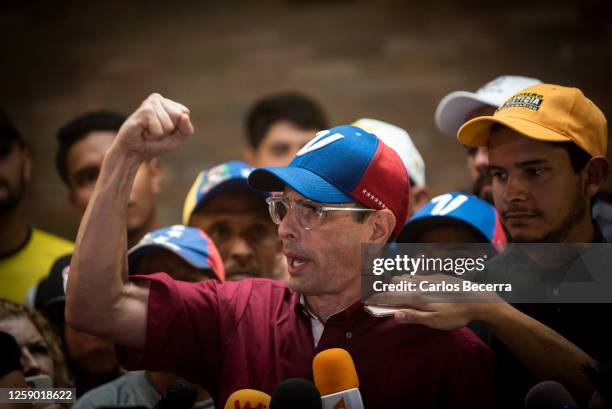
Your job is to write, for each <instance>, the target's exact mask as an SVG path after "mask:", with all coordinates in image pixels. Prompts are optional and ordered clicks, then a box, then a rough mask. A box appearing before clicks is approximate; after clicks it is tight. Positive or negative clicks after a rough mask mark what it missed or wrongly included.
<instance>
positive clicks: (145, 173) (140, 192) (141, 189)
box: [67, 131, 159, 233]
mask: <svg viewBox="0 0 612 409" xmlns="http://www.w3.org/2000/svg"><path fill="white" fill-rule="evenodd" d="M115 135H116V134H115V133H114V132H108V131H99V132H91V133H89V134H88V135H87V136H86V137H84V138H83V139H81V140H80V141H78V142H77V143H75V144H74V145H73V146H72V147H71V148H70V151H69V152H68V157H67V165H68V166H67V168H68V181H69V183H70V201H71V203H72V204H73V205H74V206H75V207H76V208H77V209H78V210H79V211H80V212H81V213H84V212H85V209H86V208H87V203H89V200H90V199H91V195H92V194H93V190H94V187H95V185H96V181H97V180H98V174H99V173H100V168H101V167H102V162H103V161H104V156H105V155H106V152H107V151H108V149H109V148H110V147H111V145H112V144H113V140H114V138H115ZM158 191H159V169H158V165H157V162H150V163H145V164H142V165H141V166H140V168H139V169H138V173H137V174H136V179H135V180H134V185H133V187H132V192H131V194H130V201H129V205H128V220H127V224H128V233H131V232H138V231H140V230H142V229H143V227H145V226H147V225H148V224H149V223H150V222H151V220H152V218H154V217H155V196H156V194H157V192H158Z"/></svg>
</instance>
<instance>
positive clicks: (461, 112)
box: [435, 75, 541, 203]
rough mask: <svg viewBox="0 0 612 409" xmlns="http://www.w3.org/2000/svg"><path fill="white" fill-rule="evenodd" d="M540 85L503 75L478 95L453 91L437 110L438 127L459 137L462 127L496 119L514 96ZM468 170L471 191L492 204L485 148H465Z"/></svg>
mask: <svg viewBox="0 0 612 409" xmlns="http://www.w3.org/2000/svg"><path fill="white" fill-rule="evenodd" d="M539 83H541V81H540V80H538V79H536V78H529V77H521V76H516V75H503V76H500V77H497V78H495V79H494V80H492V81H490V82H488V83H486V84H485V85H483V86H482V87H480V88H479V89H478V90H477V91H476V92H470V91H454V92H451V93H450V94H448V95H446V96H445V97H444V98H442V100H441V101H440V103H438V106H437V108H436V113H435V122H436V126H437V127H438V129H439V130H440V132H442V133H443V134H445V135H447V136H450V137H452V138H456V137H457V131H459V128H460V127H461V125H463V124H464V123H465V122H467V121H469V120H470V119H472V118H475V117H477V116H483V115H493V112H495V110H496V109H497V107H499V106H500V105H501V104H502V103H503V102H504V101H505V100H506V99H508V98H509V97H510V96H511V95H513V94H515V93H517V92H519V91H520V90H522V89H523V88H527V87H529V86H532V85H535V84H539ZM466 149H467V170H468V176H469V177H470V181H471V182H472V191H471V192H470V193H472V194H474V195H476V196H478V197H480V198H481V199H484V200H486V201H487V202H489V203H493V196H492V193H491V178H490V177H489V169H488V166H489V161H488V151H487V147H486V146H478V147H474V146H466Z"/></svg>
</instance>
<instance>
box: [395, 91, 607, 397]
mask: <svg viewBox="0 0 612 409" xmlns="http://www.w3.org/2000/svg"><path fill="white" fill-rule="evenodd" d="M607 133H608V132H607V122H606V118H605V116H604V115H603V113H602V112H601V111H600V110H599V108H597V106H596V105H595V104H593V102H591V101H590V100H589V99H588V98H586V97H585V96H584V94H583V93H582V92H581V91H580V90H579V89H577V88H569V87H563V86H559V85H552V84H538V85H534V86H532V87H529V88H527V89H525V90H523V91H521V92H519V93H518V94H515V95H513V96H511V97H510V98H509V99H508V100H507V101H506V102H504V103H503V104H502V105H501V106H500V108H499V109H498V110H497V111H496V112H495V113H494V114H493V115H492V116H482V117H478V118H474V119H472V120H471V121H469V122H467V123H466V124H464V125H463V126H462V128H461V129H460V130H459V133H458V139H459V141H460V142H461V143H463V144H464V145H467V146H487V147H488V151H489V168H490V171H491V175H492V192H493V197H494V202H495V207H496V209H497V211H498V213H499V214H500V217H501V221H502V224H503V225H504V227H505V229H506V231H507V233H508V235H509V237H510V239H511V240H512V241H513V242H515V243H604V242H605V238H604V237H603V235H602V234H601V230H600V228H599V226H598V223H597V221H595V220H593V218H592V213H591V204H592V200H593V197H594V196H595V195H596V194H597V193H598V192H599V189H600V188H601V186H602V185H603V184H604V182H605V180H606V178H607V176H608V173H609V163H608V161H607V159H606V157H605V156H606V151H607V144H608V134H607ZM512 249H516V247H513V248H512ZM512 249H511V250H512ZM519 263H521V264H520V265H521V268H520V269H517V267H516V266H517V265H519ZM568 268H571V263H568V264H566V265H564V266H561V267H556V268H554V269H553V270H554V271H556V272H557V273H562V272H563V271H561V270H562V269H566V270H567V269H568ZM541 269H542V266H540V265H539V264H537V263H536V262H535V261H533V260H529V259H526V256H525V253H523V252H521V251H520V248H519V249H518V250H517V251H508V252H506V253H504V254H501V255H500V256H498V257H495V258H494V259H493V260H491V262H490V263H488V265H487V268H486V270H485V271H484V273H485V275H484V279H485V280H484V281H486V282H495V280H496V277H499V276H501V277H503V276H510V275H516V274H529V273H534V272H535V273H537V272H538V271H539V270H541ZM536 281H537V280H536ZM396 301H397V302H398V304H399V303H400V302H399V301H398V300H396ZM403 303H404V304H405V305H410V300H409V299H404V301H403ZM609 307H610V304H557V303H553V304H517V305H515V306H513V305H510V304H507V303H504V302H496V303H466V304H452V303H437V304H434V303H420V304H419V310H416V309H406V310H404V311H401V312H398V313H397V314H396V318H397V319H398V320H400V321H402V322H405V323H410V324H422V325H428V326H431V327H434V328H439V329H448V328H458V327H463V326H465V325H467V324H468V323H470V322H474V321H481V322H483V323H484V324H485V325H487V326H488V327H489V328H490V329H491V332H492V334H493V336H494V338H493V339H492V343H491V347H492V349H493V351H494V352H495V356H496V361H497V364H496V366H497V369H498V370H497V381H496V384H497V396H498V404H499V406H500V407H508V408H513V407H517V405H521V404H522V400H523V399H524V397H525V394H526V392H527V390H528V389H529V388H530V387H531V386H533V385H534V384H535V383H536V382H537V381H539V380H548V379H551V380H557V381H559V382H561V383H562V384H563V385H564V386H565V387H566V388H567V389H568V390H569V391H570V392H571V393H572V395H573V396H574V398H576V400H577V401H578V402H579V404H585V403H586V402H588V399H590V397H591V394H592V393H593V389H592V386H590V385H589V383H588V382H587V379H586V377H585V376H584V374H583V372H582V367H583V365H584V364H593V362H594V361H593V358H592V357H597V358H598V359H604V360H607V359H609V351H610V348H609V346H610V345H611V344H612V339H611V337H610V336H609V333H608V332H605V331H603V332H602V331H600V330H599V328H600V327H601V317H602V316H607V315H609Z"/></svg>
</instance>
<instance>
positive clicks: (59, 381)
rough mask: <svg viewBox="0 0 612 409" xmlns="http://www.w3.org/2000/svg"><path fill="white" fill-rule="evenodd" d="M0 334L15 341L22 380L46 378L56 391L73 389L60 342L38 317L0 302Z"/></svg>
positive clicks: (30, 312) (40, 317)
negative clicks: (42, 376)
mask: <svg viewBox="0 0 612 409" xmlns="http://www.w3.org/2000/svg"><path fill="white" fill-rule="evenodd" d="M0 331H3V332H6V333H8V334H10V335H11V336H13V337H14V338H15V341H16V342H17V345H18V346H19V349H20V351H21V365H22V367H23V375H24V376H25V377H29V376H35V375H47V376H49V377H50V378H51V379H52V381H53V386H54V387H55V388H71V387H73V383H72V380H71V378H70V372H69V371H68V367H67V366H66V362H65V360H64V354H63V352H62V348H61V342H60V340H59V338H58V337H57V335H56V334H55V332H53V330H52V329H51V326H50V325H49V323H48V322H47V320H46V319H45V318H44V317H43V316H42V315H41V314H40V313H38V312H37V311H34V310H32V309H31V308H29V307H27V306H25V305H22V304H17V303H14V302H11V301H8V300H3V299H0Z"/></svg>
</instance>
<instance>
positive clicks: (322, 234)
mask: <svg viewBox="0 0 612 409" xmlns="http://www.w3.org/2000/svg"><path fill="white" fill-rule="evenodd" d="M189 116H190V111H189V109H188V107H185V106H183V105H182V104H180V103H179V102H175V101H172V100H169V99H167V98H164V97H163V96H161V95H159V94H152V95H151V96H149V97H148V98H147V99H146V100H145V101H144V102H143V103H142V105H141V106H140V107H139V108H138V109H137V110H136V111H135V112H134V113H132V114H131V115H130V116H127V117H126V116H124V115H122V114H120V113H116V112H112V111H109V110H101V111H95V112H88V113H84V114H83V115H82V116H79V117H77V118H74V119H72V120H70V121H68V122H67V123H66V124H65V125H64V126H62V127H61V128H60V129H59V130H58V131H57V140H58V149H57V153H56V157H55V159H56V160H55V164H56V170H57V173H58V174H59V177H60V178H61V180H62V181H63V182H64V184H65V185H66V188H67V190H68V196H67V197H68V198H69V203H68V204H69V205H70V206H71V207H73V208H74V210H75V211H76V212H78V213H79V214H80V215H81V217H82V220H81V225H80V228H79V232H78V235H77V238H76V241H75V243H71V242H69V241H67V240H65V239H62V238H60V237H57V236H54V235H53V234H51V233H48V232H45V231H42V230H40V229H37V228H36V227H34V226H31V225H29V224H28V222H27V220H28V218H27V215H26V214H25V213H24V208H23V199H24V192H25V187H26V185H27V183H28V182H29V177H30V172H31V168H32V159H31V157H30V153H29V150H28V145H27V142H26V139H25V138H24V137H23V135H22V134H21V133H20V132H19V130H18V129H17V128H16V127H15V126H14V125H13V123H12V122H11V120H10V119H9V118H8V117H7V116H6V115H2V116H1V117H0V229H1V231H2V234H1V235H0V340H1V341H2V354H3V355H5V352H6V356H7V357H8V356H9V355H8V354H9V352H10V351H16V352H15V354H17V356H18V358H15V356H14V355H15V354H13V355H12V356H11V357H10V359H8V358H7V359H6V360H5V359H4V358H3V359H2V361H3V364H2V365H1V367H2V372H1V373H0V387H7V388H8V387H20V386H23V387H25V386H26V385H28V381H29V380H30V379H32V378H33V377H39V376H40V375H44V376H47V377H49V378H50V382H51V384H52V385H53V386H54V387H57V388H71V387H74V388H76V395H77V400H76V402H75V403H74V404H73V405H72V406H73V407H74V408H77V409H84V408H87V409H90V408H91V409H94V408H102V407H136V406H140V407H149V408H151V407H153V406H155V404H156V402H158V401H159V399H160V396H162V395H163V394H164V392H165V391H166V389H167V388H168V387H169V386H170V385H172V384H173V383H174V382H175V381H177V380H178V379H186V380H188V381H190V382H192V383H193V384H194V385H195V386H196V388H197V398H196V403H195V404H194V407H197V408H213V407H223V405H224V403H225V402H226V400H227V399H228V397H229V396H230V395H231V394H232V393H233V392H235V391H237V390H240V389H245V388H249V389H256V390H259V391H263V392H266V393H271V391H272V390H273V389H274V388H275V386H276V385H278V384H279V383H280V382H281V381H283V380H285V379H288V378H295V377H300V378H304V379H312V378H313V373H312V361H313V357H314V356H315V355H316V354H317V353H319V352H320V351H324V350H327V349H330V348H343V349H345V350H347V351H348V352H349V353H350V355H351V357H352V358H353V360H354V364H355V368H356V371H357V374H358V376H359V389H360V392H361V395H362V397H363V405H364V407H366V408H387V407H431V408H434V407H435V408H441V407H444V408H461V407H465V408H467V407H480V408H493V407H500V408H522V407H524V405H525V404H524V401H525V396H526V395H527V394H528V392H529V391H530V389H531V388H533V387H534V386H536V385H537V384H538V383H539V382H542V381H547V380H552V381H556V382H559V383H560V384H561V385H563V388H565V389H567V391H569V393H570V394H571V395H572V396H573V399H574V400H575V402H574V403H572V404H574V405H576V407H584V408H607V407H612V376H611V375H612V374H611V372H610V368H611V367H610V365H609V362H610V359H611V357H610V353H609V349H610V345H612V336H610V335H609V334H608V333H607V331H606V330H605V325H604V324H605V319H606V317H607V314H606V313H607V312H608V311H610V305H612V304H560V303H548V304H535V303H520V304H517V303H511V302H507V301H505V300H503V299H497V300H496V302H484V301H483V302H464V303H461V302H453V303H450V302H427V301H422V300H421V301H418V302H417V301H415V300H414V299H411V298H410V296H408V295H406V296H405V297H394V298H393V300H392V304H393V307H394V309H393V310H391V311H392V312H391V313H390V314H387V315H385V316H375V315H372V314H370V313H369V312H368V311H367V310H366V309H365V308H364V306H367V305H368V304H372V302H371V301H369V300H364V299H362V286H361V277H362V247H361V246H362V244H363V243H374V244H379V245H384V244H389V243H395V242H397V243H482V244H487V245H490V249H491V255H492V258H491V260H490V262H489V263H488V264H487V269H486V274H485V275H484V280H485V281H486V280H489V281H491V280H493V278H492V277H494V276H495V274H514V272H513V269H515V267H516V265H517V263H516V260H515V259H513V258H512V257H516V255H515V254H513V253H512V252H509V251H506V250H505V249H506V245H507V244H508V243H607V242H608V241H609V240H610V239H612V204H610V200H609V199H610V196H609V193H608V194H607V193H606V192H603V191H602V188H603V186H604V184H605V182H606V178H607V176H608V173H609V163H608V161H607V159H606V154H607V143H608V131H607V122H606V118H605V116H604V114H603V113H602V112H601V111H600V110H599V108H598V107H597V106H596V105H595V104H594V103H593V102H592V101H590V100H589V99H588V98H587V97H586V96H585V95H584V94H583V93H582V91H580V90H579V89H577V88H572V87H566V86H560V85H552V84H546V83H542V82H541V81H540V80H538V79H535V78H527V77H520V76H501V77H498V78H496V79H494V80H492V81H490V82H488V83H486V84H485V85H483V86H482V87H481V88H480V89H478V90H477V91H475V92H468V91H455V92H451V93H449V94H448V95H447V96H445V97H444V98H443V99H442V100H441V101H440V103H439V104H438V107H437V109H436V112H435V115H434V118H435V123H436V126H437V128H438V129H439V131H440V132H441V133H443V134H445V135H448V136H449V137H454V138H457V139H458V143H461V144H462V145H464V146H465V147H466V170H465V171H466V172H467V175H468V176H469V178H470V181H471V184H472V186H470V187H468V188H466V189H462V187H461V186H457V187H456V189H455V190H454V191H451V192H444V193H443V194H441V195H436V196H435V197H432V195H431V192H430V189H429V188H428V187H427V179H426V172H425V170H426V164H425V161H424V160H423V157H422V156H421V154H420V153H419V151H418V148H417V146H415V144H414V143H413V141H412V139H411V137H410V135H409V133H408V132H407V131H406V130H404V129H402V128H400V127H397V126H395V125H393V124H390V123H386V122H383V121H381V120H377V119H371V118H355V121H354V122H353V123H352V124H350V125H341V126H335V127H331V126H330V123H329V120H328V118H327V116H326V114H325V112H324V110H323V108H321V107H320V106H319V104H318V103H316V102H315V101H313V100H312V99H310V98H309V97H307V96H304V95H301V94H297V93H280V94H273V95H269V96H266V97H264V98H262V99H260V100H258V101H256V103H255V104H254V105H253V107H252V109H251V110H250V111H249V113H248V115H247V118H246V119H245V124H246V145H247V148H246V149H245V152H244V157H243V158H242V160H233V161H229V162H226V163H221V164H218V165H216V166H213V167H211V168H208V169H203V170H202V171H201V172H200V173H199V174H198V175H194V178H195V180H194V182H193V185H192V187H191V188H190V190H189V191H188V192H185V200H184V205H183V213H182V220H181V221H180V222H181V223H182V224H175V225H171V226H162V225H161V224H160V219H159V217H158V212H157V195H158V194H159V192H160V188H161V186H160V180H161V176H162V168H161V166H160V164H159V157H160V156H161V155H163V154H164V153H166V152H169V151H171V150H174V149H181V148H180V146H181V145H182V143H183V142H184V141H185V140H186V139H188V138H189V137H190V136H191V135H192V134H193V132H194V129H193V126H192V124H191V122H190V119H189ZM509 253H510V254H509ZM529 271H531V270H529ZM610 290H612V289H610ZM385 305H387V306H389V303H386V304H385ZM602 321H603V322H602ZM5 362H6V364H5ZM61 405H64V406H65V407H67V406H70V404H65V403H62V404H61ZM52 406H53V407H56V406H60V404H53V405H52ZM17 407H20V406H17Z"/></svg>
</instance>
